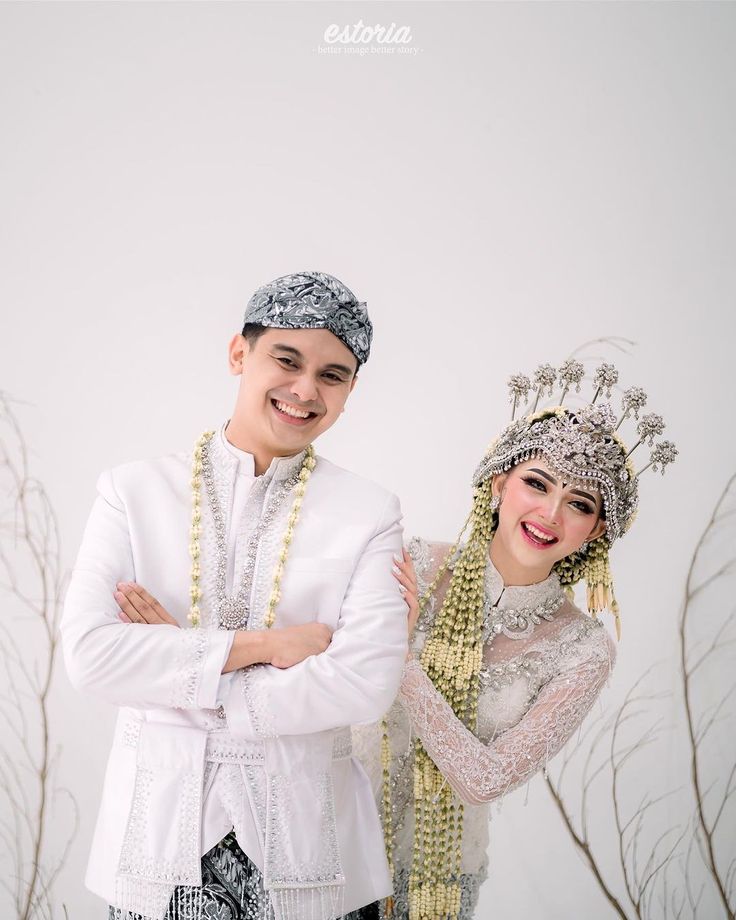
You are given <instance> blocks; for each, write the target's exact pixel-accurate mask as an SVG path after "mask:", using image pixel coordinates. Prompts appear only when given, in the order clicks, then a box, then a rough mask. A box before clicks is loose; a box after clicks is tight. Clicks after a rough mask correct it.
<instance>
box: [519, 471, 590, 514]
mask: <svg viewBox="0 0 736 920" xmlns="http://www.w3.org/2000/svg"><path fill="white" fill-rule="evenodd" d="M529 472H530V473H537V475H539V476H544V478H545V479H546V480H547V482H551V483H552V485H553V486H556V485H557V480H556V479H555V477H554V476H550V474H549V473H545V472H544V470H538V469H536V468H535V469H530V470H529ZM570 492H572V494H573V495H582V496H583V498H589V499H590V500H591V501H592V502H593V504H594V505H595V496H594V495H591V494H590V492H583V491H582V490H581V489H570Z"/></svg>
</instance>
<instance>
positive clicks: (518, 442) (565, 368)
mask: <svg viewBox="0 0 736 920" xmlns="http://www.w3.org/2000/svg"><path fill="white" fill-rule="evenodd" d="M584 377H585V368H584V367H583V365H582V364H581V363H580V362H579V361H576V360H575V359H573V358H571V359H569V360H567V361H565V363H564V364H563V365H562V367H560V369H559V370H555V368H553V367H552V366H551V365H550V364H542V365H541V366H540V367H538V368H537V370H536V371H535V372H534V375H533V376H532V378H531V379H530V378H529V377H527V376H526V375H525V374H514V376H513V377H511V378H510V380H509V394H510V401H511V403H512V404H513V408H512V412H511V419H512V421H511V424H510V425H509V426H508V427H507V428H505V429H504V430H503V431H502V432H501V434H500V436H499V437H498V438H497V439H496V440H495V441H494V442H493V443H492V444H491V446H490V447H489V449H488V451H487V453H486V455H485V457H484V458H483V460H482V461H481V462H480V465H479V466H478V468H477V469H476V471H475V475H474V476H473V485H474V486H477V485H479V484H480V483H481V482H483V481H484V480H485V479H487V478H488V477H489V476H494V475H497V474H499V473H504V472H506V471H507V470H510V469H511V467H513V466H515V465H516V464H517V463H523V462H525V461H526V460H531V459H532V458H534V457H542V458H544V460H545V461H546V463H548V464H549V466H550V467H551V468H552V469H553V470H554V471H555V472H556V473H557V475H558V476H560V478H562V479H564V480H565V482H567V483H572V484H574V485H576V486H578V487H584V486H585V485H586V484H587V485H588V486H593V487H594V488H596V489H598V490H599V491H600V493H601V496H602V498H603V506H604V509H605V515H606V537H607V539H608V542H609V543H613V541H614V540H615V539H616V538H617V537H620V536H621V535H622V534H624V533H626V531H627V530H628V529H629V527H630V526H631V524H632V522H633V520H634V517H635V515H636V509H637V505H638V502H639V489H638V480H639V476H640V475H641V474H642V473H643V472H644V471H645V470H648V469H649V468H650V467H651V468H652V469H653V470H654V471H655V472H656V471H657V470H661V471H662V472H663V473H664V470H665V467H666V466H668V464H670V463H672V462H673V461H674V459H675V457H676V456H677V448H676V447H675V445H674V444H673V443H672V442H671V441H659V442H658V443H656V444H655V443H654V439H655V438H656V437H658V436H659V435H661V434H662V432H663V431H664V428H665V424H664V420H663V419H662V416H661V415H657V414H656V413H654V412H651V413H647V414H646V415H642V416H641V418H640V417H639V413H640V412H641V410H642V409H643V408H644V406H645V404H646V401H647V396H646V393H645V392H644V391H643V390H642V389H641V388H640V387H630V388H629V389H628V390H625V391H624V393H623V395H622V398H621V413H620V414H619V415H618V416H617V415H616V413H615V412H614V410H613V408H612V407H611V404H610V399H611V391H612V388H613V387H614V386H615V385H616V384H617V383H618V371H617V370H616V368H615V367H614V366H613V365H612V364H601V365H600V367H598V368H597V369H596V371H595V373H594V375H593V380H592V383H593V398H592V400H591V402H590V403H589V404H588V405H584V406H582V407H581V408H569V407H567V406H564V405H563V402H564V400H565V398H566V397H567V395H568V394H569V393H570V391H571V390H572V389H573V388H574V390H575V392H576V393H579V392H580V386H581V383H582V382H583V379H584ZM556 386H559V387H560V388H561V393H560V395H559V397H556V398H555V400H554V401H553V403H552V404H551V405H550V406H549V407H547V408H542V409H539V408H538V407H539V404H540V401H541V400H542V399H543V398H544V397H545V395H546V396H547V397H552V395H553V393H554V392H555V388H556ZM601 397H605V399H607V400H608V402H604V403H602V404H598V403H597V401H598V400H599V399H600V398H601ZM530 406H531V408H529V407H530ZM520 408H523V411H524V415H523V416H521V417H519V418H518V419H517V418H516V413H517V410H518V409H520ZM631 416H633V417H634V419H636V421H637V425H636V432H637V436H638V440H637V441H636V443H635V444H634V446H633V447H632V448H631V449H630V450H627V448H626V446H625V444H624V442H623V440H622V439H621V437H620V435H619V434H618V429H619V428H620V427H621V424H622V423H623V422H624V420H625V419H627V418H630V417H631ZM642 444H648V445H649V446H650V447H651V448H652V450H651V454H650V457H649V462H648V463H647V464H646V465H645V466H644V467H643V468H642V469H640V470H639V471H638V472H636V471H635V468H634V466H633V463H632V461H631V455H632V454H633V452H634V451H635V450H636V449H637V448H638V447H639V446H640V445H642Z"/></svg>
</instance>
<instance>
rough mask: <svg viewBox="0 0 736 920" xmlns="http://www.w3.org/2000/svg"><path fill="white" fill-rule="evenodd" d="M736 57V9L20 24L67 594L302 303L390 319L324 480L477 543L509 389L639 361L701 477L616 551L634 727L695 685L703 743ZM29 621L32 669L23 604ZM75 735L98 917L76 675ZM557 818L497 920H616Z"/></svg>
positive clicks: (663, 769)
mask: <svg viewBox="0 0 736 920" xmlns="http://www.w3.org/2000/svg"><path fill="white" fill-rule="evenodd" d="M359 19H363V20H364V21H365V22H369V23H372V24H375V23H382V24H384V25H388V24H390V23H391V22H395V23H397V24H403V25H406V26H408V27H409V28H410V30H411V37H412V41H411V43H410V47H411V48H412V49H415V50H416V53H414V54H407V53H404V54H399V53H395V54H393V55H389V54H375V53H374V54H365V55H363V56H358V55H356V54H351V53H348V52H347V51H343V53H339V54H337V53H331V54H325V53H320V52H319V50H318V48H319V46H320V45H323V46H324V44H325V43H324V40H323V34H324V32H325V29H326V28H327V27H328V26H329V25H330V24H332V23H336V24H339V25H341V26H343V25H348V24H351V23H356V22H357V21H358V20H359ZM735 39H736V7H734V5H733V4H730V3H692V4H690V3H676V4H675V3H652V4H649V3H640V4H629V3H587V4H580V3H573V4H567V3H549V4H525V3H510V4H505V3H469V4H466V3H462V2H458V3H380V4H379V3H373V4H369V3H356V4H353V3H339V4H337V3H319V2H315V3H204V2H202V3H193V4H184V3H175V2H174V3H161V4H158V3H95V4H70V3H63V2H59V3H48V4H45V3H14V4H8V3H6V4H2V5H0V125H1V130H2V136H3V142H2V145H0V206H1V208H2V214H3V221H2V231H1V232H2V241H1V243H0V246H1V250H0V252H1V253H2V261H3V270H2V272H1V273H0V303H1V304H2V310H3V318H4V334H3V336H2V339H1V340H0V368H1V372H0V389H1V390H3V391H5V392H6V393H9V394H11V395H12V396H14V397H16V398H18V399H21V400H24V401H25V403H26V405H24V406H22V407H20V409H19V414H20V417H21V421H22V424H23V427H24V431H25V434H26V437H27V438H28V441H29V443H30V445H31V447H32V449H33V454H32V458H31V459H32V463H33V465H34V473H35V474H36V475H38V477H39V478H40V479H41V480H42V482H43V483H44V484H45V486H46V488H47V489H48V492H49V494H50V497H51V499H52V502H53V504H54V506H55V508H56V510H57V512H58V515H59V520H60V524H61V530H62V537H63V558H64V562H65V564H66V565H67V566H70V565H71V564H72V562H73V558H74V552H75V550H76V546H77V544H78V541H79V538H80V536H81V531H82V527H83V525H84V521H85V518H86V515H87V513H88V510H89V507H90V504H91V502H92V499H93V494H94V482H95V478H96V475H97V473H98V472H99V471H100V470H102V469H104V468H106V467H109V466H111V465H114V464H116V463H120V462H123V461H126V460H129V459H133V458H137V457H145V456H154V455H156V454H159V453H163V452H168V451H171V450H180V449H185V448H187V447H188V446H189V445H190V444H191V443H192V442H193V440H194V438H195V437H196V436H197V435H198V433H199V432H200V431H201V430H202V429H203V428H205V427H208V426H212V425H216V424H217V423H219V422H220V421H221V420H222V419H224V418H225V417H226V416H227V414H228V411H229V408H230V405H231V403H232V400H233V398H234V394H235V383H234V380H233V379H232V378H230V377H229V376H228V375H227V372H226V366H225V347H226V344H227V341H228V339H229V337H230V336H231V335H232V334H233V333H234V332H235V331H238V330H239V328H240V321H241V314H242V310H243V307H244V304H245V302H246V300H247V298H248V296H249V294H250V293H251V292H252V290H253V289H254V288H255V287H256V286H258V285H259V284H261V283H263V282H264V281H266V280H269V279H270V278H272V277H275V276H276V275H279V274H283V273H286V272H290V271H295V270H300V269H304V268H316V269H318V270H321V271H326V272H329V273H332V274H335V275H337V276H338V277H340V278H341V279H342V280H344V281H345V282H346V283H347V284H348V285H349V286H350V287H351V288H352V289H353V290H354V291H355V292H356V294H357V295H358V296H359V297H360V298H361V299H365V300H367V302H368V306H369V309H370V311H371V315H372V318H373V321H374V324H375V328H376V335H375V346H374V351H373V355H372V357H371V360H370V362H369V363H368V365H367V367H366V368H365V370H364V372H363V373H361V379H360V381H359V385H358V387H357V389H356V391H355V393H354V395H353V396H352V397H351V400H350V403H349V405H348V411H347V412H346V413H345V415H344V416H343V418H342V419H341V421H340V422H339V423H338V425H337V426H336V427H335V428H334V429H333V430H332V431H331V432H329V433H328V434H327V435H326V436H325V437H324V438H323V439H322V440H321V442H320V445H319V449H320V452H321V453H323V454H325V455H327V456H329V457H330V458H331V459H332V460H334V461H335V462H337V463H339V464H342V465H344V466H347V467H349V468H351V469H353V470H355V471H356V472H359V473H362V474H365V475H367V476H370V477H371V478H374V479H376V480H378V481H380V482H382V483H384V484H385V485H386V486H387V487H389V488H391V489H393V490H395V491H396V492H397V493H398V494H399V495H400V496H401V498H402V503H403V507H404V511H405V522H406V529H407V532H408V533H420V534H422V535H424V536H427V537H430V538H440V539H452V538H453V537H454V535H455V533H456V531H457V530H458V528H459V525H460V523H461V521H462V520H463V519H464V516H465V513H466V509H467V505H468V501H469V496H470V490H469V486H468V481H469V478H470V476H471V474H472V471H473V468H474V466H475V464H476V462H477V460H478V459H479V457H480V455H481V453H482V451H483V449H484V447H485V445H486V444H487V442H488V441H489V440H490V438H491V436H492V435H493V434H494V433H495V432H496V431H497V429H498V428H499V426H500V425H501V424H502V423H503V422H504V421H505V420H506V418H507V417H508V406H507V404H506V395H505V380H506V378H507V377H508V375H509V374H511V373H513V372H515V371H518V370H526V371H532V370H533V369H534V367H535V366H536V365H537V364H538V363H539V362H541V361H550V362H551V363H553V364H554V363H559V361H561V360H562V359H563V358H564V357H565V356H566V355H567V354H568V353H569V352H570V351H571V350H572V349H573V348H574V347H576V346H577V345H579V344H580V343H582V342H584V341H586V340H589V339H595V338H598V337H601V336H622V337H625V338H627V339H630V340H633V341H635V342H636V343H638V344H637V347H636V349H635V350H634V352H633V355H632V356H628V357H627V356H624V358H623V360H622V361H620V362H619V363H620V366H621V371H622V377H623V379H624V380H625V383H626V385H629V384H630V383H639V384H641V385H642V386H643V387H644V388H645V389H647V390H648V392H649V393H650V397H651V399H650V402H651V406H652V408H654V409H657V410H659V411H661V412H662V414H663V415H664V416H665V418H666V419H667V420H668V423H669V430H668V435H670V436H671V437H672V438H673V439H674V440H675V441H677V443H678V445H679V447H680V450H681V455H680V458H679V461H678V463H677V464H676V465H675V466H674V467H673V468H672V469H671V470H670V471H668V474H667V476H666V477H665V478H664V480H659V478H657V480H656V481H655V478H654V477H653V476H650V477H649V479H647V480H646V481H645V484H644V486H643V489H642V492H643V495H642V511H641V513H640V517H639V521H638V522H637V525H636V527H635V529H634V530H633V532H632V533H631V534H630V535H629V536H627V538H626V539H625V540H623V541H622V542H621V544H620V545H619V546H617V547H616V550H615V553H614V560H613V562H614V571H615V574H616V577H617V593H618V596H619V601H620V603H621V607H622V612H623V620H624V640H623V642H622V644H621V646H620V653H619V661H618V665H617V669H616V673H615V677H614V679H613V681H612V684H611V686H610V688H609V689H608V690H607V691H606V694H605V697H604V701H605V704H606V705H609V704H610V705H614V704H615V703H616V702H617V701H620V700H621V699H622V698H623V695H624V693H625V692H626V690H627V689H628V688H629V687H630V686H631V684H632V683H633V681H634V680H635V679H636V678H637V677H638V676H639V674H640V673H641V672H642V671H643V670H644V669H645V668H646V667H647V666H648V665H649V664H651V663H652V661H654V660H664V661H665V665H664V666H663V667H664V670H663V672H662V675H661V677H660V689H663V690H672V691H673V693H674V697H673V699H672V701H671V702H667V701H665V702H664V704H663V706H664V716H665V719H666V720H668V721H670V722H673V723H676V722H677V720H678V719H679V718H680V716H679V715H678V713H679V709H678V705H679V704H678V701H677V693H678V685H677V676H676V670H675V664H676V651H677V646H676V620H677V612H678V606H679V603H680V599H681V595H682V589H683V583H684V578H685V571H686V569H687V566H688V563H689V559H690V556H691V553H692V550H693V547H694V543H695V540H696V539H697V535H698V534H699V532H700V530H701V529H702V527H703V526H704V525H705V523H706V521H707V519H708V516H709V515H710V512H711V509H712V506H713V504H714V503H715V501H716V499H717V497H718V494H719V492H720V490H721V488H722V486H723V484H724V483H725V481H726V479H727V478H728V476H729V475H730V474H731V472H733V471H734V470H736V443H735V442H734V435H733V425H732V423H731V422H730V416H731V411H730V409H728V408H726V407H727V405H728V404H727V403H726V401H725V400H726V398H729V397H730V398H732V397H733V396H734V392H733V387H732V386H731V381H732V364H733V358H732V351H733V340H734V328H733V319H732V311H733V306H734V295H735V294H736V283H735V282H736V279H735V275H736V269H735V265H736V260H734V257H733V256H734V251H733V246H734V238H735V237H734V223H735V218H734V213H735V212H734V204H735V200H734V199H735V197H736V193H735V186H734V181H733V163H734V162H736V127H735V125H734V117H733V112H734V111H736V66H735V65H734V60H733V47H734V40H735ZM607 355H608V357H609V358H612V357H614V358H615V356H614V354H613V353H612V352H611V351H609V352H608V353H607ZM2 616H3V617H4V618H5V620H6V622H9V623H10V624H11V625H12V626H13V628H14V629H15V630H16V632H17V635H18V636H19V637H20V639H21V641H24V633H23V629H24V624H23V621H21V620H20V619H19V618H17V619H15V612H14V608H13V606H12V602H11V601H10V600H8V601H3V609H2ZM51 705H52V717H53V718H52V723H51V731H52V736H53V738H54V741H55V743H58V744H60V745H61V754H60V760H59V768H58V769H59V777H60V780H61V782H63V783H65V784H67V785H68V786H69V787H70V788H71V790H72V791H73V793H74V795H75V797H76V799H77V801H78V803H79V807H80V813H81V823H80V828H79V832H78V834H77V837H76V839H75V843H74V846H73V848H72V851H71V853H70V857H69V859H68V861H67V864H66V866H65V867H64V870H63V872H62V874H61V875H60V877H59V879H58V881H57V883H56V888H55V892H56V894H55V898H54V901H55V903H56V904H57V906H58V907H59V914H58V915H59V916H62V913H61V907H60V906H61V904H62V903H64V904H66V905H67V908H68V912H69V917H71V918H73V920H92V918H94V917H101V916H103V913H104V911H103V908H102V905H101V904H100V903H99V902H98V901H97V899H95V898H94V897H92V896H91V895H89V894H88V893H87V892H86V891H85V890H84V888H83V886H82V876H83V867H84V862H85V859H86V854H87V849H88V846H89V840H90V835H91V831H92V826H93V820H94V817H95V813H96V807H97V802H98V796H99V791H100V786H101V780H102V772H103V768H104V762H105V757H106V753H107V744H108V740H109V738H110V734H111V726H112V718H113V713H112V711H111V710H110V709H108V708H107V707H106V706H104V705H102V704H98V703H96V702H95V701H91V700H87V699H82V698H80V697H79V696H78V695H76V694H75V693H74V692H73V691H72V690H71V689H70V688H69V687H68V684H67V681H66V677H65V675H64V674H63V668H61V667H60V669H59V671H58V672H57V677H56V680H55V683H54V686H53V693H52V703H51ZM90 729H92V731H90ZM678 738H679V736H678V735H677V733H676V732H675V733H674V734H673V735H672V740H671V741H666V742H665V748H660V749H659V751H660V753H659V755H658V758H657V760H656V761H652V762H651V763H650V767H651V768H652V769H653V770H656V772H657V774H658V775H659V776H661V777H662V778H663V781H664V783H665V785H667V784H669V785H672V786H675V785H678V784H679V783H680V782H686V779H687V774H686V773H685V772H683V770H684V766H685V765H684V761H683V757H684V754H683V750H684V749H682V748H681V742H680V740H678ZM663 750H664V753H665V756H664V758H662V751H663ZM727 753H728V752H727ZM729 756H730V755H729ZM601 795H602V796H603V797H604V798H605V790H603V791H602V792H601ZM528 797H529V802H528V804H527V806H526V807H524V800H525V793H524V792H518V793H516V794H514V795H513V796H512V797H510V798H509V799H508V801H507V802H506V803H505V804H504V808H503V810H502V812H501V813H500V815H498V816H497V817H495V818H494V832H493V844H492V852H491V859H492V873H491V877H490V879H489V881H488V882H487V884H486V886H485V888H484V890H483V892H482V896H481V905H482V910H481V911H480V914H479V915H480V916H482V917H486V916H488V917H491V916H492V917H494V918H509V917H516V916H534V917H539V918H544V920H563V918H567V917H569V916H571V915H574V916H584V917H592V916H595V917H609V916H615V915H614V913H613V912H612V911H611V909H610V908H609V907H607V906H606V903H605V901H604V900H602V898H601V895H600V892H599V891H598V889H597V888H596V886H595V884H594V882H593V881H592V878H591V876H590V873H589V872H588V871H587V870H586V869H585V868H584V867H583V865H582V863H581V861H580V859H579V858H578V856H577V855H576V853H575V852H574V850H573V849H572V847H571V845H570V841H569V838H568V837H567V836H566V834H565V832H564V830H563V829H562V827H561V824H560V822H559V819H558V817H557V816H556V814H555V812H554V809H553V807H552V805H551V803H550V799H549V797H548V795H547V792H546V790H545V789H544V787H543V785H542V784H541V783H540V782H539V781H537V780H535V782H534V783H532V785H531V788H530V790H529V795H528ZM604 806H605V802H604V801H602V802H601V807H604ZM55 821H56V819H55V818H54V817H53V815H52V817H51V824H50V833H51V839H52V843H53V841H54V840H55V839H56V838H55V835H57V834H58V835H61V833H62V827H61V825H62V824H63V821H62V818H61V813H59V817H58V827H57V824H56V823H55ZM598 830H599V831H600V832H601V834H602V835H603V836H605V828H598ZM59 839H61V837H59ZM603 846H604V849H605V848H606V846H607V845H606V844H603ZM606 858H610V859H614V854H613V853H612V852H611V853H607V855H606ZM4 896H5V895H4V894H2V893H0V913H1V914H2V916H3V917H5V916H6V915H7V916H10V913H9V908H8V909H7V910H6V909H2V897H4ZM711 916H713V917H717V916H719V914H718V913H713V914H711Z"/></svg>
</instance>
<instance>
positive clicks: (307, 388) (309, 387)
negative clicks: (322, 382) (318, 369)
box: [289, 374, 318, 402]
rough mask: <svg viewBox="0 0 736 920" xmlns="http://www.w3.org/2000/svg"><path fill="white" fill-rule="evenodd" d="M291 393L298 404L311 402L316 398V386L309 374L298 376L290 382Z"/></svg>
mask: <svg viewBox="0 0 736 920" xmlns="http://www.w3.org/2000/svg"><path fill="white" fill-rule="evenodd" d="M289 389H290V390H291V392H292V393H293V394H294V396H296V398H297V399H298V400H299V401H300V402H312V401H313V400H315V399H316V398H317V395H318V394H317V385H316V383H315V382H314V378H313V377H312V375H311V374H300V375H299V376H298V377H295V378H294V379H293V380H292V381H291V386H290V387H289Z"/></svg>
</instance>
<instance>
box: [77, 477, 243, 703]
mask: <svg viewBox="0 0 736 920" xmlns="http://www.w3.org/2000/svg"><path fill="white" fill-rule="evenodd" d="M97 489H98V493H99V494H98V496H97V499H96V501H95V504H94V506H93V508H92V513H91V514H90V517H89V520H88V522H87V527H86V529H85V532H84V537H83V538H82V545H81V548H80V550H79V555H78V556H77V562H76V565H75V567H74V571H73V572H72V577H71V581H70V583H69V588H68V590H67V594H66V600H65V604H64V615H63V617H62V622H61V635H62V642H63V648H64V659H65V662H66V668H67V673H68V675H69V679H70V680H71V682H72V684H73V685H74V686H75V687H76V688H77V689H78V690H81V691H83V692H85V693H90V694H93V695H95V696H98V697H99V698H100V699H103V700H106V701H107V702H109V703H113V704H115V705H117V706H133V707H136V708H140V709H157V708H172V709H210V708H214V707H215V706H216V704H217V691H218V685H219V681H220V675H221V672H222V668H223V667H224V664H225V661H226V660H227V657H228V655H229V654H230V647H231V645H232V640H233V635H234V633H232V632H225V631H222V630H212V631H210V630H202V629H182V628H179V627H177V626H168V625H162V626H157V627H156V628H155V629H152V628H151V627H150V626H147V625H145V624H136V623H133V624H130V623H122V622H121V621H120V620H119V619H118V605H117V604H116V602H115V599H114V598H113V594H112V592H113V591H114V589H115V585H116V584H117V583H118V582H119V581H134V580H135V565H134V560H133V552H132V548H131V541H130V533H129V529H128V518H127V515H126V511H125V507H124V504H123V502H122V501H121V499H120V497H119V496H118V495H117V493H116V491H115V485H114V480H113V473H111V472H107V473H103V474H102V476H100V478H99V480H98V482H97ZM185 587H186V586H185Z"/></svg>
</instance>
